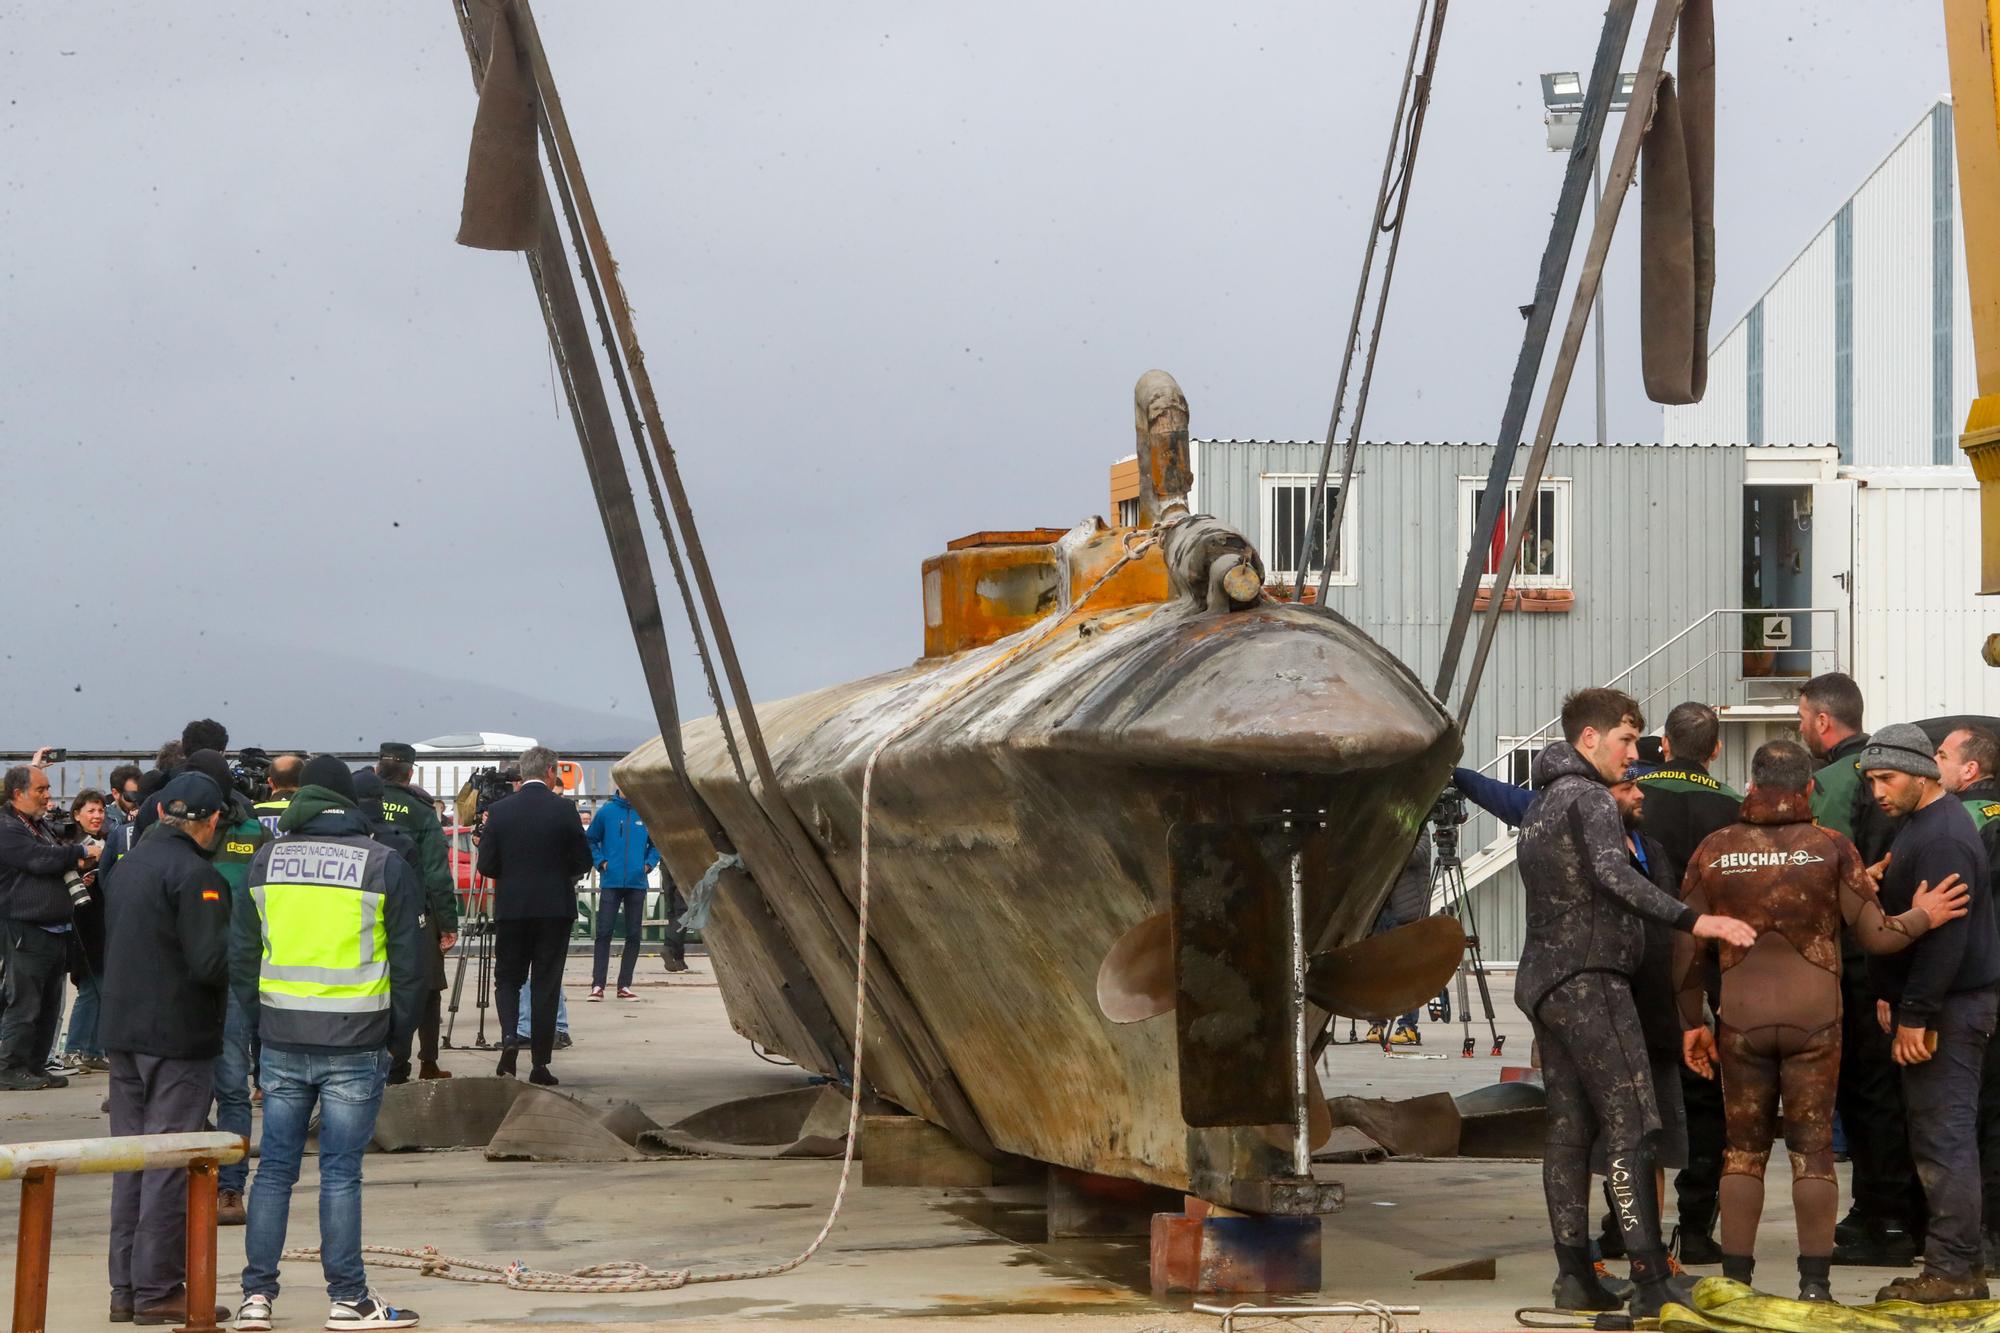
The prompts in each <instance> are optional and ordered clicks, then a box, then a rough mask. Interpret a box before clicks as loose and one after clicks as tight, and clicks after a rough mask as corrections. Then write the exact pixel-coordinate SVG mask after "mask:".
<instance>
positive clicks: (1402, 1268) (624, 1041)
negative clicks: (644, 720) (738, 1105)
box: [0, 957, 1891, 1333]
mask: <svg viewBox="0 0 2000 1333" xmlns="http://www.w3.org/2000/svg"><path fill="white" fill-rule="evenodd" d="M693 961H694V963H695V970H694V971H693V972H691V973H687V974H684V975H681V976H676V977H671V978H669V977H667V976H666V975H665V974H664V973H663V972H662V971H661V970H660V968H659V965H658V962H657V959H656V958H650V957H649V958H648V959H647V960H646V964H645V967H644V969H643V970H642V971H641V973H640V977H641V984H640V986H639V993H640V996H641V998H640V999H639V1000H638V1001H636V1002H626V1003H619V1002H616V1001H606V1002H604V1003H602V1004H586V1003H584V994H585V990H584V987H583V986H582V985H580V984H571V985H570V986H569V987H567V994H568V998H569V1004H570V1015H571V1021H572V1023H573V1024H574V1027H575V1034H576V1041H577V1044H576V1046H575V1047H574V1048H573V1049H571V1050H569V1051H564V1052H559V1053H558V1057H557V1061H556V1066H555V1067H556V1072H557V1073H558V1075H559V1076H560V1077H561V1078H562V1079H563V1086H564V1090H565V1091H568V1092H571V1093H574V1094H576V1095H578V1096H581V1097H584V1098H586V1099H591V1100H610V1101H616V1100H630V1101H634V1102H637V1103H638V1104H639V1105H640V1106H641V1107H642V1108H643V1109H644V1110H645V1111H646V1112H647V1113H648V1114H649V1115H651V1116H652V1118H653V1119H655V1120H656V1121H659V1122H661V1123H668V1122H671V1121H673V1120H676V1119H679V1118H680V1117H681V1116H684V1115H686V1114H688V1113H690V1112H692V1111H695V1110H699V1109H701V1108H702V1107H705V1106H708V1105H712V1104H714V1103H716V1102H720V1101H724V1100H728V1099H730V1098H735V1097H741V1096H745V1095H748V1094H751V1093H757V1092H768V1091H775V1090H780V1089H784V1088H790V1087H795V1086H798V1085H799V1083H800V1081H801V1076H800V1075H799V1074H798V1072H797V1071H796V1070H793V1069H790V1068H784V1067H780V1066H777V1065H772V1064H768V1063H765V1062H764V1061H762V1060H760V1059H759V1058H758V1057H757V1056H756V1055H755V1054H754V1053H753V1052H752V1051H751V1049H750V1047H749V1045H748V1044H747V1043H745V1042H744V1041H743V1040H742V1039H741V1038H739V1037H737V1036H736V1035H735V1034H733V1033H732V1032H731V1031H730V1030H729V1027H728V1024H727V1022H726V1020H725V1018H724V1015H723V1010H722V1003H721V1000H720V997H719V996H718V994H717V991H716V988H715V983H714V981H713V979H712V978H711V976H710V975H709V973H708V971H707V960H706V959H703V958H699V957H697V958H696V959H694V960H693ZM587 970H588V964H587V963H586V962H585V961H583V960H581V959H573V960H572V961H571V965H570V976H571V977H572V978H573V979H574V981H576V982H581V981H582V980H584V979H586V978H587ZM1474 1003H1475V1005H1476V1004H1477V998H1476V996H1475V998H1474ZM1495 1004H1496V1006H1497V1007H1498V1008H1499V1010H1500V1018H1501V1031H1502V1032H1503V1033H1505V1034H1506V1035H1507V1037H1508V1041H1507V1053H1506V1056H1505V1058H1504V1059H1501V1060H1495V1059H1492V1058H1491V1057H1489V1056H1488V1055H1487V1054H1486V1051H1487V1049H1488V1047H1489V1046H1490V1040H1489V1039H1488V1038H1487V1037H1486V1035H1485V1031H1484V1027H1483V1024H1482V1025H1480V1026H1479V1027H1478V1028H1476V1029H1475V1031H1476V1032H1477V1034H1478V1045H1477V1050H1478V1052H1479V1054H1478V1055H1477V1056H1476V1057H1475V1058H1473V1059H1461V1058H1460V1057H1459V1055H1458V1041H1457V1039H1458V1037H1459V1034H1460V1032H1461V1029H1460V1027H1459V1026H1458V1025H1457V1024H1453V1025H1452V1026H1451V1027H1450V1028H1448V1029H1447V1028H1445V1027H1442V1026H1440V1025H1437V1024H1431V1023H1426V1024H1425V1025H1424V1030H1425V1033H1426V1045H1425V1047H1424V1048H1422V1050H1421V1052H1408V1053H1398V1054H1396V1055H1392V1056H1384V1055H1383V1054H1381V1052H1380V1051H1379V1050H1377V1049H1376V1048H1374V1047H1369V1046H1339V1045H1336V1046H1334V1047H1333V1048H1331V1049H1330V1050H1329V1052H1328V1054H1327V1059H1326V1064H1325V1067H1324V1069H1323V1070H1322V1073H1323V1075H1324V1078H1325V1084H1326V1087H1327V1089H1328V1091H1329V1092H1330V1093H1336V1094H1337V1093H1342V1092H1350V1093H1356V1094H1361V1095H1370V1096H1388V1097H1397V1096H1407V1095H1412V1094H1414V1093H1418V1092H1424V1091H1431V1090H1435V1089H1444V1090H1447V1091H1453V1092H1459V1091H1466V1090H1469V1089H1471V1088H1475V1087H1479V1086H1482V1085H1484V1084H1487V1083H1490V1082H1494V1081H1496V1080H1497V1079H1498V1077H1499V1071H1498V1067H1499V1066H1500V1065H1502V1064H1510V1065H1511V1064H1526V1063H1527V1062H1528V1060H1527V1057H1528V1051H1527V1045H1528V1038H1527V1034H1526V1030H1525V1024H1524V1023H1523V1022H1522V1021H1521V1019H1520V1017H1519V1015H1518V1014H1517V1013H1516V1012H1515V1010H1514V1009H1513V1007H1512V1000H1511V996H1510V995H1509V994H1508V992H1507V988H1506V986H1505V984H1504V981H1503V982H1502V984H1501V985H1500V987H1499V991H1498V993H1497V994H1496V996H1495ZM472 1016H473V1015H472V1011H471V1010H470V1009H469V1008H468V1009H467V1010H466V1012H465V1015H464V1017H465V1018H467V1019H470V1018H471V1017H472ZM471 1026H472V1025H471V1024H470V1023H468V1024H466V1025H464V1026H462V1027H461V1028H460V1030H459V1031H460V1038H461V1040H465V1039H468V1038H469V1035H470V1033H469V1029H470V1027H471ZM1345 1030H1346V1029H1345V1025H1344V1024H1342V1025H1340V1027H1339V1029H1338V1031H1339V1032H1340V1034H1341V1035H1344V1034H1345ZM446 1054H447V1058H446V1061H445V1063H446V1065H447V1066H448V1067H450V1068H453V1069H455V1070H458V1071H459V1072H461V1073H465V1074H471V1073H487V1072H490V1061H491V1059H492V1057H491V1056H489V1055H486V1054H483V1053H475V1052H473V1051H457V1052H447V1053H446ZM1439 1057H1442V1058H1439ZM104 1085H105V1080H104V1078H103V1076H101V1075H97V1076H91V1077H85V1078H79V1079H76V1080H73V1082H72V1083H71V1086H70V1087H69V1088H67V1089H62V1090H52V1091H46V1092H39V1093H12V1094H0V1141H10V1142H22V1141H28V1140H39V1139H56V1138H69V1137H81V1136H88V1135H94V1134H100V1133H102V1132H103V1131H104V1127H105V1126H104V1120H103V1117H102V1116H101V1115H99V1114H98V1105H99V1102H100V1100H101V1099H102V1097H103V1096H104ZM1777 1158H1778V1160H1776V1161H1774V1162H1773V1164H1772V1168H1771V1190H1770V1196H1771V1197H1770V1199H1769V1202H1768V1204H1767V1207H1766V1215H1765V1240H1764V1243H1763V1244H1762V1245H1761V1246H1760V1248H1761V1250H1762V1251H1763V1255H1762V1267H1763V1271H1764V1273H1765V1274H1767V1275H1769V1277H1770V1278H1771V1281H1770V1283H1769V1284H1768V1285H1769V1287H1770V1289H1772V1290H1774V1291H1784V1290H1787V1289H1788V1288H1789V1285H1790V1281H1791V1273H1792V1261H1793V1256H1794V1254H1795V1253H1796V1251H1795V1249H1794V1247H1793V1244H1792V1238H1791V1225H1792V1221H1791V1207H1790V1202H1789V1199H1788V1197H1787V1184H1786V1179H1787V1177H1786V1167H1785V1161H1784V1154H1783V1153H1782V1152H1781V1153H1779V1154H1777ZM1322 1170H1323V1171H1326V1172H1328V1173H1329V1174H1331V1175H1333V1176H1335V1177H1337V1178H1338V1179H1341V1180H1343V1181H1345V1182H1346V1185H1347V1190H1348V1193H1347V1208H1346V1211H1345V1212H1343V1213H1341V1214H1338V1215H1336V1216H1334V1217H1331V1218H1329V1219H1327V1224H1326V1232H1325V1242H1324V1253H1325V1279H1324V1288H1323V1293H1322V1294H1323V1296H1324V1298H1325V1299H1327V1300H1359V1299H1367V1300H1376V1301H1382V1302H1386V1303H1392V1304H1402V1303H1407V1304H1415V1305H1419V1306H1421V1307H1422V1310H1423V1313H1422V1314H1421V1315H1420V1316H1416V1317H1413V1318H1408V1319H1405V1320H1404V1323H1405V1324H1407V1325H1408V1326H1409V1327H1411V1328H1418V1327H1424V1328H1435V1329H1497V1328H1507V1327H1513V1326H1514V1323H1513V1320H1512V1319H1511V1312H1512V1311H1513V1310H1514V1309H1515V1308H1517V1307H1519V1306H1523V1305H1532V1304H1540V1303H1544V1302H1545V1301H1546V1300H1547V1297H1548V1283H1549V1280H1550V1278H1551V1276H1552V1262H1551V1259H1550V1257H1549V1251H1548V1233H1547V1222H1546V1217H1545V1213H1544V1211H1543V1205H1542V1192H1541V1187H1540V1169H1539V1166H1538V1165H1536V1164H1535V1163H1531V1162H1490V1161H1482V1162H1472V1161H1446V1160H1441V1161H1429V1162H1394V1163H1384V1164H1379V1165H1372V1166H1341V1167H1325V1168H1322ZM838 1175H839V1163H837V1162H821V1161H793V1162H743V1161H714V1160H685V1159H683V1160H667V1161H657V1162H644V1163H638V1164H622V1165H597V1164H592V1165H553V1164H549V1165H544V1164H521V1163H494V1162H488V1161H487V1160H486V1159H485V1158H484V1157H483V1156H482V1155H480V1154H479V1153H478V1152H477V1151H462V1152H447V1153H417V1154H395V1155H388V1154H378V1155H373V1156H371V1157H370V1158H369V1160H368V1164H367V1181H368V1188H367V1194H366V1222H365V1233H366V1235H367V1237H368V1239H369V1241H370V1242H371V1243H375V1244H382V1245H391V1246H398V1247H418V1246H423V1245H434V1246H436V1247H437V1248H438V1249H439V1250H441V1251H443V1252H445V1253H447V1254H451V1255H455V1256H460V1257H467V1258H484V1259H491V1260H495V1261H499V1262H505V1261H507V1260H510V1259H516V1258H518V1259H521V1260H523V1261H524V1262H526V1263H527V1264H529V1265H531V1266H534V1267H538V1268H552V1269H571V1268H578V1267H582V1266H584V1265H588V1264H598V1263H605V1262H608V1261H612V1260H620V1259H631V1260H638V1261H640V1262H643V1263H646V1264H649V1265H651V1266H654V1267H656V1268H668V1267H691V1268H693V1269H695V1270H697V1271H701V1270H711V1271H712V1270H717V1269H725V1268H737V1267H742V1266H749V1265H754V1264H763V1263H770V1262H775V1261H777V1260H781V1259H785V1258H789V1257H790V1256H792V1255H794V1254H796V1253H797V1252H798V1251H799V1250H800V1249H801V1248H803V1247H804V1246H805V1245H806V1244H807V1242H809V1241H810V1240H811V1238H812V1237H813V1235H814V1234H815V1233H816V1232H817V1230H818V1228H819V1226H820V1223H821V1221H822V1220H823V1218H824V1215H825V1210H826V1207H827V1204H828V1203H829V1202H830V1200H831V1199H832V1196H833V1191H834V1185H835V1181H836V1179H837V1177H838ZM856 1175H857V1183H856V1185H855V1187H854V1188H852V1189H851V1190H850V1192H849V1195H848V1200H847V1205H846V1209H845V1211H844V1212H843V1214H842V1216H841V1219H840V1223H839V1226H838V1227H837V1228H836V1230H835V1231H834V1233H833V1235H832V1237H831V1238H830V1239H829V1240H828V1242H827V1244H826V1246H825V1247H824V1248H823V1249H822V1250H821V1251H820V1253H819V1255H818V1256H817V1257H816V1258H815V1259H814V1260H813V1262H811V1263H810V1264H808V1265H806V1266H805V1267H804V1268H802V1269H800V1270H798V1271H795V1272H792V1273H789V1274H786V1275H784V1276H782V1277H776V1278H768V1279H763V1280H759V1281H751V1282H733V1283H723V1284H715V1285H702V1286H692V1287H688V1288H686V1289H683V1290H680V1291H675V1292H657V1293H646V1294H634V1295H621V1296H602V1297H599V1296H569V1295H542V1294H529V1293H520V1292H513V1291H508V1290H506V1289H504V1288H499V1287H482V1286H471V1285H466V1284H462V1283H456V1282H447V1281H443V1280H439V1279H434V1278H426V1277H423V1276H421V1275H419V1274H416V1273H412V1272H407V1271H399V1270H395V1269H386V1268H384V1269H377V1270H374V1271H373V1273H372V1277H373V1280H374V1281H375V1283H376V1284H377V1286H378V1287H379V1289H380V1290H381V1291H382V1292H383V1294H384V1295H385V1296H386V1297H387V1298H388V1299H390V1300H392V1301H394V1302H396V1303H398V1304H406V1305H409V1306H413V1307H415V1308H416V1309H418V1310H420V1311H421V1312H422V1313H423V1315H424V1326H425V1327H427V1328H437V1329H466V1330H472V1329H518V1328H524V1327H529V1326H534V1327H548V1328H596V1329H603V1328H621V1327H640V1326H647V1325H651V1324H654V1323H666V1322H672V1323H675V1324H681V1323H693V1324H695V1325H696V1326H699V1327H716V1328H727V1327H734V1326H737V1325H739V1324H742V1323H745V1322H747V1321H749V1320H752V1319H757V1320H765V1319H783V1320H793V1321H804V1322H806V1323H808V1324H809V1325H810V1326H811V1327H813V1328H815V1329H821V1328H824V1329H842V1328H849V1327H859V1326H861V1325H862V1324H864V1323H865V1324H870V1325H873V1324H874V1323H875V1321H878V1320H880V1319H883V1318H896V1319H899V1320H907V1321H910V1322H911V1323H912V1324H914V1325H916V1326H917V1327H922V1326H924V1325H927V1324H930V1323H934V1322H939V1321H947V1320H948V1321H961V1320H964V1319H966V1318H968V1317H971V1316H978V1317H979V1322H980V1326H981V1327H982V1328H983V1329H986V1330H990V1331H991V1333H1014V1330H1016V1329H1020V1330H1029V1329H1033V1330H1036V1331H1037V1333H1044V1331H1045V1333H1059V1331H1060V1333H1070V1331H1071V1330H1103V1333H1126V1331H1128V1330H1135V1331H1136V1330H1142V1329H1173V1330H1181V1329H1213V1328H1216V1327H1217V1326H1218V1320H1217V1319H1216V1318H1215V1317H1214V1316H1200V1315H1194V1314H1191V1313H1189V1312H1188V1305H1189V1302H1188V1300H1187V1299H1185V1298H1181V1299H1178V1300H1166V1301H1162V1300H1157V1299H1155V1298H1154V1297H1153V1296H1152V1295H1151V1293H1150V1292H1149V1291H1148V1282H1147V1255H1146V1246H1145V1242H1144V1241H1143V1240H1138V1239H1134V1240H1130V1241H1066V1242H1058V1243H1053V1244H1051V1243H1046V1242H1044V1241H1043V1240H1042V1239H1041V1235H1042V1217H1041V1207H1040V1203H1039V1200H1038V1198H1037V1197H1036V1193H1035V1191H1033V1190H1031V1189H1022V1188H1014V1189H1004V1190H984V1191H982V1190H965V1189H882V1188H872V1189H870V1188H861V1187H860V1186H859V1183H858V1177H859V1171H858V1169H857V1173H856ZM316 1186H317V1172H316V1167H315V1164H314V1161H313V1159H311V1158H310V1157H309V1158H308V1159H307V1161H306V1165H305V1169H304V1173H303V1175H302V1178H301V1180H300V1183H299V1188H298V1191H297V1193H296V1195H295V1197H294V1206H293V1212H292V1220H291V1236H290V1243H291V1244H293V1245H311V1244H314V1243H315V1242H316V1240H317V1236H316V1226H315V1220H314V1219H315V1211H314V1209H315V1203H314V1198H315V1190H316ZM109 1195H110V1179H109V1178H108V1177H102V1176H86V1177H69V1178H65V1179H63V1180H62V1181H61V1182H60V1186H59V1189H58V1196H57V1205H56V1224H55V1225H56V1231H55V1245H54V1260H53V1274H52V1285H53V1289H54V1294H53V1298H52V1306H51V1311H50V1323H49V1326H50V1327H51V1328H55V1329H64V1330H71V1329H87V1328H96V1327H99V1326H102V1325H104V1323H105V1307H106V1300H107V1289H106V1285H105V1278H104V1271H105V1270H104V1232H105V1225H106V1218H107V1215H108V1208H109ZM5 1206H11V1204H10V1202H9V1203H8V1204H6V1205H5ZM0 1248H3V1249H4V1251H5V1253H4V1255H0V1259H4V1260H5V1262H4V1264H0V1279H4V1280H5V1281H6V1282H7V1283H9V1284H11V1282H12V1278H13V1272H12V1263H11V1260H12V1257H13V1255H12V1251H13V1247H12V1246H11V1245H8V1246H4V1247H0ZM1488 1255H1491V1256H1495V1257H1496V1258H1497V1259H1498V1269H1499V1279H1498V1281H1494V1282H1422V1283H1420V1282H1417V1281H1415V1280H1414V1275H1415V1274H1417V1273H1419V1272H1424V1271H1427V1270H1430V1269H1432V1268H1436V1267H1441V1266H1443V1265H1447V1264H1452V1263H1458V1262H1461V1261H1464V1260H1467V1259H1473V1258H1479V1257H1483V1256H1488ZM242 1261H243V1232H242V1230H241V1229H240V1228H226V1229H224V1230H223V1231H222V1233H221V1269H222V1272H223V1274H224V1277H225V1283H224V1287H225V1295H224V1299H225V1301H230V1300H233V1299H234V1294H235V1293H234V1281H233V1279H234V1277H235V1276H236V1274H237V1273H238V1272H240V1266H241V1264H242ZM1834 1275H1835V1281H1834V1289H1835V1294H1836V1295H1837V1296H1839V1297H1840V1298H1842V1299H1844V1300H1857V1299H1867V1298H1869V1297H1871V1296H1872V1294H1873V1292H1874V1290H1875V1288H1876V1287H1877V1286H1879V1285H1880V1284H1881V1283H1882V1282H1884V1281H1886V1280H1887V1278H1888V1277H1889V1276H1891V1274H1889V1273H1888V1272H1886V1271H1881V1270H1865V1269H1836V1270H1834ZM286 1278H287V1281H288V1283H289V1284H290V1285H288V1286H287V1288H286V1290H285V1292H284V1293H283V1295H282V1296H281V1298H280V1300H279V1303H278V1307H277V1308H278V1315H279V1327H281V1328H317V1327H318V1326H319V1325H320V1322H321V1320H322V1319H323V1317H324V1314H325V1310H326V1306H325V1303H324V1301H325V1293H324V1288H323V1287H322V1286H321V1284H320V1281H319V1275H318V1273H317V1272H316V1271H315V1269H314V1268H313V1267H312V1266H310V1265H307V1264H291V1265H289V1266H288V1267H287V1270H286ZM1288 1299H1290V1298H1288ZM1341 1322H1342V1321H1315V1322H1314V1323H1313V1324H1312V1326H1313V1327H1337V1326H1339V1325H1340V1323H1341Z"/></svg>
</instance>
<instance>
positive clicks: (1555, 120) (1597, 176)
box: [1542, 70, 1639, 444]
mask: <svg viewBox="0 0 2000 1333" xmlns="http://www.w3.org/2000/svg"><path fill="white" fill-rule="evenodd" d="M1638 78H1639V76H1638V75H1636V74H1632V73H1629V72H1628V73H1623V74H1620V75H1619V76H1618V82H1617V84H1616V85H1614V86H1613V89H1612V93H1611V110H1613V111H1624V110H1626V109H1627V108H1628V107H1630V106H1631V105H1632V85H1633V84H1634V83H1636V82H1637V81H1638ZM1542 108H1543V110H1542V124H1543V125H1544V126H1545V127H1546V128H1547V130H1548V140H1549V151H1550V152H1552V153H1567V152H1568V151H1569V150H1570V149H1571V148H1572V147H1574V146H1575V144H1576V127H1577V122H1579V121H1580V120H1582V119H1583V76H1582V75H1581V74H1578V73H1577V72H1576V71H1575V70H1559V71H1557V72H1555V73H1552V74H1544V75H1542ZM1590 184H1591V191H1590V216H1591V219H1592V221H1593V222H1594V221H1595V220H1596V218H1597V209H1598V206H1599V205H1600V204H1601V203H1602V202H1603V200H1604V178H1603V172H1602V167H1601V165H1600V164H1599V163H1598V162H1597V161H1596V160H1595V159H1594V158H1593V159H1592V161H1591V164H1590ZM1592 323H1593V324H1595V326H1596V328H1595V330H1594V331H1595V333H1596V335H1597V336H1596V342H1597V442H1598V443H1599V444H1602V443H1604V437H1605V434H1606V433H1607V429H1608V428H1607V426H1606V424H1605V410H1604V286H1603V284H1602V283H1600V284H1598V288H1597V309H1596V313H1595V318H1594V319H1593V320H1592Z"/></svg>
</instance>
